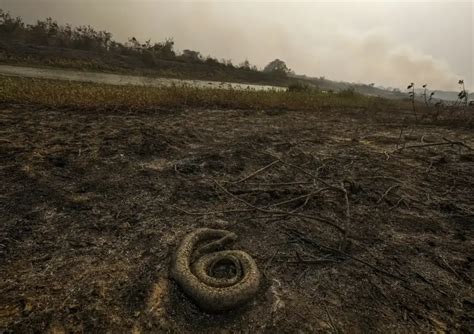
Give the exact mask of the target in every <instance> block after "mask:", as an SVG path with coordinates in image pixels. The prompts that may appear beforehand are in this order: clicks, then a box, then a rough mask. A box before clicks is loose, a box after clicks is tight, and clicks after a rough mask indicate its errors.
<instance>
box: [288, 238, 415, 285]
mask: <svg viewBox="0 0 474 334" xmlns="http://www.w3.org/2000/svg"><path fill="white" fill-rule="evenodd" d="M288 231H289V232H290V233H289V236H290V237H295V238H298V239H299V240H301V241H303V242H304V243H307V244H309V245H311V246H313V247H316V248H323V249H326V250H328V251H331V252H334V253H337V254H339V255H342V256H345V257H347V258H349V259H351V260H354V261H356V262H359V263H362V264H364V265H366V266H367V267H369V268H371V269H373V270H374V271H376V272H379V273H381V274H384V275H386V276H388V277H392V278H395V279H398V280H400V281H403V282H408V281H407V280H406V279H405V278H403V277H401V276H398V275H396V274H392V273H390V272H388V271H386V270H384V269H380V268H379V267H377V266H375V265H373V264H370V263H369V262H367V261H365V260H362V259H359V258H357V257H355V256H352V255H350V254H347V253H346V252H343V251H341V250H339V249H336V248H332V247H328V246H325V245H322V244H319V243H317V242H316V241H314V240H313V239H310V238H307V237H305V236H303V235H301V233H300V232H299V231H295V230H292V229H288Z"/></svg>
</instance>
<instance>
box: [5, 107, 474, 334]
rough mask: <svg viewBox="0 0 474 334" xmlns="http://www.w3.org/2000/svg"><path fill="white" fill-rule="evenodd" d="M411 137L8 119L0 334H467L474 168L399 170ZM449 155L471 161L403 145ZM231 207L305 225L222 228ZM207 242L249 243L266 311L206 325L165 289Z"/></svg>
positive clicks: (348, 116) (472, 139)
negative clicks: (178, 254) (193, 242)
mask: <svg viewBox="0 0 474 334" xmlns="http://www.w3.org/2000/svg"><path fill="white" fill-rule="evenodd" d="M398 123H399V122H398V121H397V120H396V119H390V118H389V117H387V119H386V120H384V122H383V123H380V120H379V121H377V122H376V121H375V120H374V119H372V118H370V117H368V116H367V115H366V114H365V113H363V112H361V111H357V110H354V111H351V112H342V111H335V110H332V111H331V110H328V111H325V112H321V113H310V112H272V111H269V112H266V111H261V112H247V111H219V110H180V111H159V110H158V111H154V112H146V113H145V112H143V113H127V112H120V111H116V112H113V113H112V112H110V113H108V112H101V113H98V112H95V111H87V112H86V111H80V110H44V109H41V108H33V107H21V106H16V107H15V106H4V107H2V108H1V110H0V152H1V157H2V158H1V162H0V174H1V179H2V182H1V183H0V208H1V212H2V216H1V220H2V222H1V224H0V329H2V328H5V329H7V330H11V331H12V332H32V331H33V330H36V331H46V330H49V331H57V332H62V331H67V332H70V331H71V332H81V331H85V332H92V331H93V332H103V331H106V330H108V331H111V332H123V331H124V329H126V330H129V331H134V332H136V333H137V332H157V331H165V330H168V331H171V332H192V331H202V332H221V330H228V331H230V332H240V331H243V332H275V331H278V332H295V331H296V330H297V329H299V330H301V331H302V332H318V331H321V332H328V331H332V332H339V331H344V332H372V331H378V332H387V331H392V332H393V331H395V332H400V331H402V332H405V331H417V332H432V331H435V330H437V331H444V330H450V331H455V332H457V331H465V332H472V331H473V330H474V326H473V317H474V307H473V305H474V294H473V291H472V275H473V254H474V247H473V232H474V230H473V226H474V225H473V223H474V205H473V203H474V191H473V189H474V156H473V152H472V151H468V150H467V149H464V148H460V147H458V146H449V145H444V146H433V147H425V148H417V149H405V150H403V151H401V152H398V153H393V152H392V151H393V149H394V148H395V146H396V144H397V141H398V136H399V124H398ZM442 137H446V138H448V139H453V140H459V141H463V142H464V143H466V144H468V145H470V146H471V147H473V146H474V136H473V134H472V130H463V129H453V128H450V127H440V126H433V125H429V126H428V125H426V126H421V127H420V128H419V129H418V130H417V131H415V132H414V133H413V134H411V137H408V138H407V139H408V140H409V141H408V143H407V145H419V144H420V143H421V140H423V142H424V143H434V142H437V141H439V140H441V138H442ZM278 158H280V159H281V160H280V161H279V162H276V163H274V164H273V165H272V166H271V167H269V168H267V169H265V170H264V171H262V172H261V173H258V174H256V175H255V176H254V177H251V178H248V179H246V180H243V181H241V182H238V183H234V184H232V183H229V182H231V181H238V180H242V179H243V178H245V177H246V176H247V175H250V174H251V173H252V172H254V171H256V170H258V169H260V168H262V167H265V166H268V165H269V164H270V163H272V162H273V161H275V160H276V159H278ZM295 166H296V167H295ZM321 180H322V181H321ZM215 181H217V182H218V183H219V184H221V185H223V186H224V188H225V189H226V190H227V191H228V192H229V193H231V194H232V195H233V196H229V194H228V193H226V192H225V191H223V190H222V189H221V188H219V187H217V186H216V183H215ZM328 185H330V186H333V188H331V187H329V186H328ZM334 187H341V188H342V187H343V188H344V189H345V190H346V191H347V202H346V199H345V196H344V195H343V194H342V193H341V192H340V191H337V190H334ZM325 188H327V189H325ZM236 198H239V199H241V200H245V201H246V202H248V203H249V204H251V205H252V206H255V207H258V208H264V209H263V210H268V211H271V210H277V209H278V210H284V211H292V210H294V213H298V214H300V216H297V215H275V214H271V213H268V212H264V211H257V210H255V211H241V212H228V213H210V212H215V211H225V210H233V209H247V210H248V209H250V206H248V205H245V204H243V203H242V201H238V200H236ZM347 203H349V207H347ZM347 208H349V211H347ZM179 209H181V210H186V211H188V213H190V212H189V211H192V212H194V213H195V214H186V213H184V212H183V211H179ZM206 212H209V213H208V214H205V213H206ZM199 213H204V214H199ZM302 215H306V216H310V217H312V218H304V217H302ZM314 217H318V219H319V220H317V219H313V218H314ZM322 220H327V221H330V222H333V223H335V224H337V225H338V226H340V227H342V228H344V229H346V230H347V242H346V243H343V244H341V237H342V235H341V233H340V232H339V231H338V230H337V229H335V228H333V227H332V226H329V225H327V224H325V223H323V222H322ZM196 227H220V228H226V229H228V230H231V231H233V232H235V233H237V235H238V236H239V241H238V244H237V248H238V249H243V250H245V251H246V252H248V253H249V254H251V255H252V256H253V257H254V258H255V259H256V261H257V264H258V266H259V268H260V269H261V271H262V272H263V273H264V282H263V284H262V287H261V291H260V292H259V294H258V296H257V298H256V300H255V301H253V302H252V303H251V304H249V305H247V306H246V307H243V308H241V309H239V310H236V311H235V312H230V313H225V314H219V315H209V314H206V313H203V312H201V311H200V310H199V309H198V308H197V307H196V306H194V304H193V303H192V302H190V301H189V300H188V299H187V298H186V297H185V296H184V295H183V294H182V293H181V291H180V290H179V288H178V287H177V286H176V285H175V283H174V282H173V281H172V280H170V279H168V277H167V274H168V267H169V261H170V254H171V252H172V251H173V250H174V248H175V246H176V245H177V243H178V242H179V240H181V238H182V237H183V235H184V234H185V233H187V232H189V231H191V230H192V229H194V228H196ZM344 254H348V255H350V257H349V256H346V255H344Z"/></svg>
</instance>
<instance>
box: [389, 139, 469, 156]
mask: <svg viewBox="0 0 474 334" xmlns="http://www.w3.org/2000/svg"><path fill="white" fill-rule="evenodd" d="M443 139H444V140H445V141H444V142H439V143H430V144H419V145H410V146H403V147H400V148H397V149H396V150H394V151H393V153H395V152H401V151H403V150H404V149H416V148H424V147H433V146H444V145H459V146H462V147H464V148H467V149H468V150H470V151H472V150H473V149H472V148H471V147H470V146H468V145H466V144H465V143H463V142H461V141H452V140H449V139H446V138H443Z"/></svg>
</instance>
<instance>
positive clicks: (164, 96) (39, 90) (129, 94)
mask: <svg viewBox="0 0 474 334" xmlns="http://www.w3.org/2000/svg"><path fill="white" fill-rule="evenodd" d="M0 99H1V100H3V101H9V102H22V103H34V104H42V105H44V106H50V107H69V106H71V107H77V108H99V109H104V108H105V109H109V108H126V109H130V110H143V109H150V108H156V107H167V108H177V107H199V108H235V109H247V110H250V109H252V110H261V109H278V110H314V109H318V108H324V107H332V108H339V107H354V108H371V107H378V108H381V107H384V106H390V105H392V106H393V105H395V102H392V101H389V100H383V99H379V98H375V97H368V96H363V95H360V94H357V93H354V92H351V93H349V94H347V93H346V92H344V91H343V92H341V93H335V94H323V93H321V92H318V91H301V92H298V91H297V92H282V91H280V90H270V91H256V90H252V89H247V90H238V89H217V88H205V89H203V88H197V87H192V86H172V87H163V88H153V87H145V86H113V85H99V84H93V83H77V82H64V81H52V80H43V79H39V80H38V79H24V78H8V77H0ZM398 104H400V102H398Z"/></svg>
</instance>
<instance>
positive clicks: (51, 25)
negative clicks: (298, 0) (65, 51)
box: [0, 9, 291, 76]
mask: <svg viewBox="0 0 474 334" xmlns="http://www.w3.org/2000/svg"><path fill="white" fill-rule="evenodd" d="M0 37H1V38H3V39H10V40H18V41H22V42H25V43H29V44H33V45H41V46H49V47H58V48H69V49H77V50H84V51H93V52H100V53H109V54H115V55H124V56H131V57H137V58H139V59H141V60H142V61H143V63H145V64H146V65H147V66H150V67H152V66H155V65H157V62H158V61H159V60H172V61H179V62H185V63H195V64H208V65H214V66H220V67H227V68H234V69H240V70H244V71H254V72H258V71H259V69H258V68H257V67H256V66H255V65H252V64H250V62H249V61H248V60H245V61H244V62H242V63H241V64H239V65H234V64H233V63H232V61H231V60H227V59H222V60H218V59H216V58H213V57H211V56H203V55H202V54H201V53H200V52H199V51H194V50H188V49H186V50H183V51H182V52H179V53H178V52H177V51H176V50H175V49H174V40H173V39H172V38H169V39H166V40H165V41H163V42H152V41H151V40H147V41H145V42H140V41H139V40H138V39H137V38H135V37H131V38H129V40H128V41H127V42H126V43H120V42H117V41H115V40H113V38H112V34H111V33H110V32H107V31H97V30H96V29H94V28H93V27H91V26H89V25H86V26H78V27H73V26H71V25H70V24H65V25H62V24H58V22H57V21H55V20H53V19H52V18H47V19H45V20H38V21H36V22H35V23H33V24H26V23H25V22H23V20H22V18H20V17H14V16H12V15H11V14H10V13H9V12H5V11H3V10H2V9H0ZM262 71H263V72H266V73H269V74H272V75H275V76H287V75H288V74H289V73H291V70H290V69H289V68H288V67H287V65H286V64H285V62H284V61H282V60H279V59H275V60H273V61H271V62H270V63H269V64H268V65H267V66H265V67H264V69H263V70H262Z"/></svg>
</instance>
